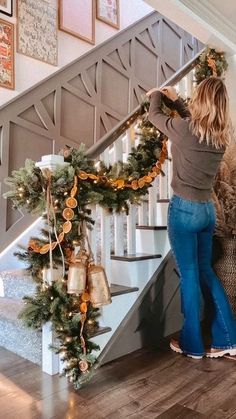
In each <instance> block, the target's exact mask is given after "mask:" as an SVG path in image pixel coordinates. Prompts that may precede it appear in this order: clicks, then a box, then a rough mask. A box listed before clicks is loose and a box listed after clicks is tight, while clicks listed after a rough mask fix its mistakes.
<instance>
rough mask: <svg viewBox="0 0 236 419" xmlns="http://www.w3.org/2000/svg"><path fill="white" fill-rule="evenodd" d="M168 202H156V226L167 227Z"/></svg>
mask: <svg viewBox="0 0 236 419" xmlns="http://www.w3.org/2000/svg"><path fill="white" fill-rule="evenodd" d="M168 206H169V202H157V212H156V220H157V225H158V226H167V215H168Z"/></svg>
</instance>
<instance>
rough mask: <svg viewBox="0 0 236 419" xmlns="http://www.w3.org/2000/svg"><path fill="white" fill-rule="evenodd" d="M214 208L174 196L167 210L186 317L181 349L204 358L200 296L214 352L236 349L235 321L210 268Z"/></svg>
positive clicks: (221, 287) (210, 205)
mask: <svg viewBox="0 0 236 419" xmlns="http://www.w3.org/2000/svg"><path fill="white" fill-rule="evenodd" d="M214 227H215V208H214V204H213V202H211V201H207V202H194V201H189V200H186V199H183V198H180V197H179V196H176V195H174V196H173V197H172V198H171V201H170V205H169V210H168V234H169V240H170V245H171V249H172V252H173V255H174V258H175V261H176V264H177V267H178V270H179V273H180V289H181V305H182V313H183V316H184V323H183V328H182V330H181V333H180V341H179V344H180V347H181V349H182V350H183V352H184V353H187V354H191V355H203V354H204V352H205V351H204V346H203V341H202V335H201V326H200V317H201V293H202V295H203V299H204V303H205V309H206V313H207V315H208V316H209V318H210V320H211V332H212V345H211V346H212V348H222V349H227V348H231V347H232V348H234V347H236V320H235V318H234V315H233V313H232V310H231V307H230V305H229V302H228V298H227V296H226V293H225V291H224V288H223V286H222V285H221V282H220V281H219V279H218V277H217V276H216V274H215V273H214V271H213V269H212V267H211V256H212V235H213V231H214Z"/></svg>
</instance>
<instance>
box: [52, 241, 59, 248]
mask: <svg viewBox="0 0 236 419" xmlns="http://www.w3.org/2000/svg"><path fill="white" fill-rule="evenodd" d="M57 244H58V243H57V242H53V243H52V250H54V249H55V247H57Z"/></svg>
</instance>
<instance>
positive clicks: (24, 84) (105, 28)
mask: <svg viewBox="0 0 236 419" xmlns="http://www.w3.org/2000/svg"><path fill="white" fill-rule="evenodd" d="M152 10H153V9H152V8H151V7H150V6H148V5H147V4H146V3H144V2H143V1H142V0H128V1H127V0H120V1H119V12H120V22H119V29H117V28H115V27H112V26H110V25H109V24H107V23H105V22H103V21H100V20H98V19H96V20H95V45H93V44H91V43H89V42H86V41H84V40H82V39H79V38H77V37H75V36H72V35H70V34H68V33H65V32H63V31H61V30H59V31H58V62H57V66H55V65H51V64H47V63H45V62H42V61H39V60H36V59H34V58H31V57H28V56H26V55H23V54H20V53H18V52H16V46H15V87H14V90H10V89H6V88H3V87H0V106H2V105H4V104H5V103H7V102H8V101H10V100H11V99H13V98H14V97H15V96H17V95H18V94H19V93H22V92H24V91H25V90H27V89H29V88H30V87H32V86H33V85H35V84H36V83H38V82H40V81H41V80H43V79H44V78H47V77H48V76H50V75H51V74H52V73H54V72H56V71H57V70H58V69H60V68H61V67H63V66H65V65H66V64H69V63H70V62H71V61H73V60H76V59H77V58H79V57H80V56H81V55H83V54H84V53H86V52H88V51H89V50H90V49H91V48H93V47H94V46H96V45H98V44H100V43H102V42H104V41H105V40H106V39H108V38H110V37H112V36H114V35H115V34H116V33H117V32H119V30H122V29H125V28H126V27H127V26H129V25H131V24H132V23H134V22H135V21H137V20H139V19H141V18H142V17H143V16H145V15H147V14H148V13H150V12H151V11H152ZM16 12H17V11H16V0H13V17H10V16H7V15H5V14H3V13H0V18H1V19H3V20H6V21H8V22H11V23H13V24H14V25H15V31H14V32H15V44H16V38H17V36H16V23H17V18H16Z"/></svg>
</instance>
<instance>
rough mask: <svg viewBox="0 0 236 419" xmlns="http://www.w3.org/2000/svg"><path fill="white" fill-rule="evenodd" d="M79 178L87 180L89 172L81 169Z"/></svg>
mask: <svg viewBox="0 0 236 419" xmlns="http://www.w3.org/2000/svg"><path fill="white" fill-rule="evenodd" d="M79 178H80V179H82V180H86V179H88V174H87V173H86V172H83V171H82V170H81V172H80V173H79Z"/></svg>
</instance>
